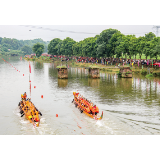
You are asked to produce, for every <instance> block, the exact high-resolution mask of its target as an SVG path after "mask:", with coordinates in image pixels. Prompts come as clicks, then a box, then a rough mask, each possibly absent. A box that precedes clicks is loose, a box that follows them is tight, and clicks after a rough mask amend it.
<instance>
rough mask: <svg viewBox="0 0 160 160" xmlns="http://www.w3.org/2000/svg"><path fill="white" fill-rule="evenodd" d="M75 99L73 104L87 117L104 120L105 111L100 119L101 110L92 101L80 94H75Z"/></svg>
mask: <svg viewBox="0 0 160 160" xmlns="http://www.w3.org/2000/svg"><path fill="white" fill-rule="evenodd" d="M73 95H74V99H73V101H72V102H73V103H74V104H75V107H77V108H79V109H80V111H81V113H85V114H86V115H87V116H89V117H91V118H93V119H96V120H101V119H102V118H103V111H102V114H101V116H100V117H98V115H97V114H98V113H99V108H98V107H97V106H96V105H93V103H91V101H88V100H87V99H86V98H84V97H83V96H80V95H79V93H76V92H73Z"/></svg>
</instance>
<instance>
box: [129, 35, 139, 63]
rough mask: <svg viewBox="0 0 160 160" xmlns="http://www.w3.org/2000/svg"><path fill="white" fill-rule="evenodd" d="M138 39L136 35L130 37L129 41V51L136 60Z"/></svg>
mask: <svg viewBox="0 0 160 160" xmlns="http://www.w3.org/2000/svg"><path fill="white" fill-rule="evenodd" d="M137 45H138V39H137V38H136V37H132V38H131V39H130V41H129V52H130V54H131V55H132V56H135V61H136V55H137V54H138V47H137Z"/></svg>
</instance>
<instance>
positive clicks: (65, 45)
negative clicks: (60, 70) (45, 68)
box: [60, 37, 76, 56]
mask: <svg viewBox="0 0 160 160" xmlns="http://www.w3.org/2000/svg"><path fill="white" fill-rule="evenodd" d="M75 43H76V41H74V40H73V39H72V38H69V37H67V38H66V39H64V40H63V41H62V43H61V48H60V53H61V54H62V55H69V56H71V55H73V49H72V46H73V45H74V44H75Z"/></svg>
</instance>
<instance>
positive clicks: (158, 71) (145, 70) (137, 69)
mask: <svg viewBox="0 0 160 160" xmlns="http://www.w3.org/2000/svg"><path fill="white" fill-rule="evenodd" d="M24 59H25V60H27V61H37V62H44V63H53V62H54V64H55V65H57V66H58V65H62V66H63V65H65V66H67V67H68V68H69V67H73V68H88V67H90V66H93V67H97V68H99V70H100V72H113V73H118V72H119V70H120V67H123V65H121V66H117V65H110V64H109V65H103V64H100V63H98V64H96V63H84V62H83V63H82V62H78V63H77V62H75V60H69V61H61V59H50V58H49V57H40V58H24ZM125 66H128V67H129V65H125ZM131 69H132V74H141V75H148V74H152V75H153V76H154V77H160V68H159V67H155V66H150V68H149V66H146V65H144V66H138V65H137V64H136V65H133V66H132V67H131Z"/></svg>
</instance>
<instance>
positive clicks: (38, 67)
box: [0, 57, 160, 135]
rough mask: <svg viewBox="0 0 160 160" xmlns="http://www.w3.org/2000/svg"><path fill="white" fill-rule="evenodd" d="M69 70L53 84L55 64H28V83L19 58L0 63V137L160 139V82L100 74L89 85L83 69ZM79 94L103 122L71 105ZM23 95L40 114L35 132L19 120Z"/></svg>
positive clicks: (23, 63) (55, 77) (23, 118)
mask: <svg viewBox="0 0 160 160" xmlns="http://www.w3.org/2000/svg"><path fill="white" fill-rule="evenodd" d="M2 58H4V59H5V60H6V61H8V62H9V63H10V64H11V65H10V64H9V63H6V62H4V61H3V60H2ZM12 66H13V67H12ZM14 67H15V68H14ZM68 67H69V70H68V72H69V73H68V75H69V78H68V79H67V80H61V79H58V78H57V77H58V75H57V69H56V66H55V64H54V63H40V62H31V74H30V80H31V82H30V83H29V62H28V61H25V60H20V58H19V57H10V58H9V57H1V58H0V80H1V83H0V134H1V135H39V134H40V135H41V134H42V135H43V134H45V135H50V134H51V135H139V134H140V135H150V134H160V118H159V115H160V99H159V97H160V79H159V78H153V79H147V78H145V77H144V76H136V75H134V76H133V78H128V79H125V78H118V77H117V75H116V74H115V73H112V72H111V73H101V74H100V79H89V78H88V77H87V75H88V71H87V70H86V69H84V68H71V67H70V66H68ZM17 70H18V71H17ZM23 74H24V76H23ZM34 86H35V88H34ZM77 90H78V92H79V93H80V94H81V95H83V96H84V97H86V98H87V99H89V100H91V101H92V102H93V103H94V104H96V105H97V106H98V107H99V110H100V113H101V112H102V111H103V113H104V115H103V119H102V120H100V121H96V120H94V119H91V118H90V117H88V116H86V115H85V114H83V113H80V111H79V110H78V109H77V108H75V106H74V105H73V104H72V103H71V102H72V100H73V92H74V91H77ZM24 92H27V96H28V97H29V98H31V99H32V102H33V103H34V104H35V106H36V107H37V108H38V109H39V110H40V111H41V113H42V114H43V115H42V117H41V123H40V126H39V127H37V128H35V127H34V126H33V125H32V124H31V123H30V122H29V121H28V120H26V119H25V117H21V116H20V113H19V109H18V103H19V101H20V98H21V94H23V93H24ZM41 95H43V98H41ZM56 114H58V117H56Z"/></svg>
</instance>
